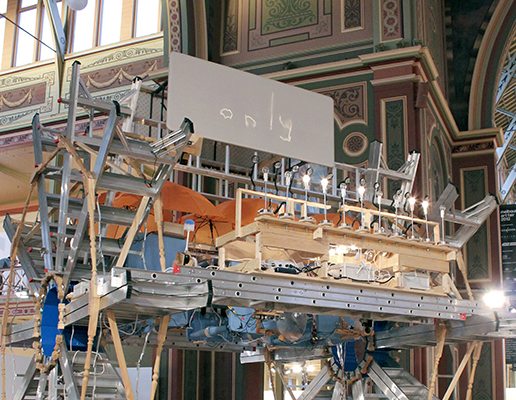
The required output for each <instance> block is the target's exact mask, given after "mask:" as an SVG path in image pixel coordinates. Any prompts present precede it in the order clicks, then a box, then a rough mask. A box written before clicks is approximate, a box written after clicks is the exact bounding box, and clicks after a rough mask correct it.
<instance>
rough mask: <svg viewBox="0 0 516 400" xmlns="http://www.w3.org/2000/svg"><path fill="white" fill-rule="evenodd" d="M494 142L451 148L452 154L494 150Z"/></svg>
mask: <svg viewBox="0 0 516 400" xmlns="http://www.w3.org/2000/svg"><path fill="white" fill-rule="evenodd" d="M494 148H495V145H494V142H492V141H491V142H482V143H469V144H461V145H458V146H453V148H452V154H462V153H471V152H476V151H485V150H494Z"/></svg>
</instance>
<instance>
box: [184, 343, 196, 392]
mask: <svg viewBox="0 0 516 400" xmlns="http://www.w3.org/2000/svg"><path fill="white" fill-rule="evenodd" d="M184 357H185V358H184V360H185V361H184V363H185V364H184V392H183V394H184V395H183V399H184V400H197V351H194V350H185V356H184Z"/></svg>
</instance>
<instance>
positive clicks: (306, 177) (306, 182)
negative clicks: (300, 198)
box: [303, 174, 310, 186]
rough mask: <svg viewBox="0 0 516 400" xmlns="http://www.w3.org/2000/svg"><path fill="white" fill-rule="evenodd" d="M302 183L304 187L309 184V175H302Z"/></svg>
mask: <svg viewBox="0 0 516 400" xmlns="http://www.w3.org/2000/svg"><path fill="white" fill-rule="evenodd" d="M303 183H304V184H305V186H308V184H309V183H310V175H308V174H306V175H303Z"/></svg>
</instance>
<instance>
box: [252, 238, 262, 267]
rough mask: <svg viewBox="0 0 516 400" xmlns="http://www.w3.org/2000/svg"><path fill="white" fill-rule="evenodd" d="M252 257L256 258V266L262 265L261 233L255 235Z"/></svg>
mask: <svg viewBox="0 0 516 400" xmlns="http://www.w3.org/2000/svg"><path fill="white" fill-rule="evenodd" d="M254 240H255V248H254V258H255V259H257V260H258V266H260V265H262V233H261V232H258V233H257V234H256V235H255V239H254Z"/></svg>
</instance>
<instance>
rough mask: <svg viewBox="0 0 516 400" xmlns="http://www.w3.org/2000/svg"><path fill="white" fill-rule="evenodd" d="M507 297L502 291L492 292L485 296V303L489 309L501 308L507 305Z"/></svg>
mask: <svg viewBox="0 0 516 400" xmlns="http://www.w3.org/2000/svg"><path fill="white" fill-rule="evenodd" d="M505 301H506V298H505V295H504V293H503V291H502V290H492V291H490V292H487V293H486V294H485V295H484V303H485V304H486V306H488V307H489V308H501V307H503V306H504V305H505Z"/></svg>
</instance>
